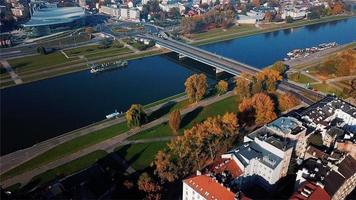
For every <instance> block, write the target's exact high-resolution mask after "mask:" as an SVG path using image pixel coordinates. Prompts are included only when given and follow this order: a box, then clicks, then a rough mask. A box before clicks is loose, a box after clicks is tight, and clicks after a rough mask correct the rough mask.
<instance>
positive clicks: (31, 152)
mask: <svg viewBox="0 0 356 200" xmlns="http://www.w3.org/2000/svg"><path fill="white" fill-rule="evenodd" d="M186 98H187V97H186V96H180V97H177V98H175V99H172V100H171V102H179V101H183V100H185V99H186ZM166 104H167V102H163V103H161V104H158V105H156V106H152V107H149V108H146V109H145V111H146V113H147V114H150V113H153V112H155V111H157V110H159V109H161V108H162V107H164V106H165V105H166ZM123 122H125V117H120V118H117V119H112V120H103V121H100V122H97V123H94V124H90V125H88V126H86V127H83V128H80V129H77V130H74V131H71V132H68V133H66V134H62V135H60V136H57V137H54V138H51V139H48V140H45V141H43V142H40V143H37V144H35V145H34V146H31V147H28V148H26V149H22V150H19V151H15V152H13V153H10V154H7V155H4V156H1V157H0V173H1V174H3V173H5V172H6V171H9V170H10V169H12V168H15V167H16V166H18V165H20V164H22V163H24V162H26V161H28V160H30V159H32V158H34V157H36V156H38V155H40V154H42V153H44V152H46V151H48V150H49V149H51V148H54V147H55V146H57V145H60V144H62V143H65V142H67V141H70V140H73V139H75V138H77V137H80V136H83V135H86V134H90V133H93V132H95V131H98V130H102V129H104V128H108V127H110V126H113V125H116V124H120V123H123Z"/></svg>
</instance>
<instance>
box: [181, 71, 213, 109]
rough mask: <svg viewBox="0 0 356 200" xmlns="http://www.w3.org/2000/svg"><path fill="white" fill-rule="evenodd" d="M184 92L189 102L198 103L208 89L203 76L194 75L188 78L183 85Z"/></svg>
mask: <svg viewBox="0 0 356 200" xmlns="http://www.w3.org/2000/svg"><path fill="white" fill-rule="evenodd" d="M184 85H185V92H186V93H187V96H188V98H189V100H190V102H195V103H197V102H198V101H200V100H201V99H202V98H203V97H204V95H205V92H206V89H207V87H208V84H207V80H206V76H205V74H199V75H198V74H194V75H192V76H190V77H189V78H188V79H187V80H186V81H185V83H184Z"/></svg>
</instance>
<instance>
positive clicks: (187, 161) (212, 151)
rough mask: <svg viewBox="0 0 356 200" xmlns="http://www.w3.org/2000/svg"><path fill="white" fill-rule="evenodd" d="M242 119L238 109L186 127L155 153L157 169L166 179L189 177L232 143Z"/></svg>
mask: <svg viewBox="0 0 356 200" xmlns="http://www.w3.org/2000/svg"><path fill="white" fill-rule="evenodd" d="M237 130H238V119H237V116H236V114H234V113H226V114H224V115H223V116H216V117H209V118H208V119H206V120H205V121H203V122H201V123H199V124H196V125H194V126H193V127H192V128H190V129H186V130H185V131H184V134H183V135H182V136H178V137H176V138H174V139H173V140H171V142H169V143H168V144H167V146H168V149H167V150H166V151H165V152H163V151H159V152H158V153H157V155H156V157H155V160H154V164H155V166H156V169H155V172H156V174H157V175H158V176H159V177H160V179H161V181H162V182H166V181H168V182H172V181H174V180H176V179H177V178H178V177H185V176H187V175H189V174H191V173H193V172H194V171H196V170H198V169H201V168H202V167H203V166H206V165H207V164H209V163H210V162H212V161H213V160H214V159H215V158H216V157H217V156H219V155H221V154H222V153H224V152H226V151H227V150H228V149H229V148H231V146H232V141H234V140H233V137H235V136H236V135H237Z"/></svg>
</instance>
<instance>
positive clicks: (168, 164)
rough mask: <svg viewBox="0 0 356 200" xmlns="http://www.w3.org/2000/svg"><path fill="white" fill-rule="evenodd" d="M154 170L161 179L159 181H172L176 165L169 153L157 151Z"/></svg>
mask: <svg viewBox="0 0 356 200" xmlns="http://www.w3.org/2000/svg"><path fill="white" fill-rule="evenodd" d="M154 165H155V167H156V169H155V172H156V173H157V175H158V177H159V178H160V179H161V182H166V181H168V182H173V181H174V180H175V179H176V178H178V177H177V175H178V174H177V166H176V165H175V163H174V162H173V159H172V158H171V155H170V153H166V152H163V151H158V153H157V154H156V156H155V160H154Z"/></svg>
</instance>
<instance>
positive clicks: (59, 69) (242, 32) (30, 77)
mask: <svg viewBox="0 0 356 200" xmlns="http://www.w3.org/2000/svg"><path fill="white" fill-rule="evenodd" d="M348 17H350V16H330V17H324V18H322V19H317V20H301V21H297V22H294V23H291V24H269V25H267V26H266V27H264V28H262V29H259V28H256V27H254V26H251V25H242V26H239V27H236V26H234V27H231V28H229V29H226V30H222V29H212V30H209V31H208V32H204V33H199V34H192V35H191V36H190V37H192V38H193V39H194V40H196V41H194V42H193V43H192V44H194V45H203V44H208V43H214V42H219V41H224V40H229V39H233V38H237V37H243V36H249V35H253V34H258V33H264V32H271V31H275V30H280V29H286V28H292V27H299V26H304V25H309V24H317V23H323V22H328V21H334V20H340V19H345V18H348ZM81 37H83V39H80V38H81ZM84 38H85V37H84V36H78V38H77V39H76V40H75V41H76V42H77V43H78V42H80V41H81V40H85V39H84ZM73 42H74V39H73V38H67V39H66V38H60V39H58V41H57V40H54V41H43V46H45V45H59V44H61V45H63V44H67V43H73ZM164 52H166V51H164V50H153V51H143V52H141V53H138V54H132V53H130V52H127V55H123V56H122V57H121V58H122V59H137V58H142V57H147V56H152V55H158V54H162V53H164ZM112 53H113V54H106V53H102V56H105V57H106V58H107V60H106V61H110V60H115V59H117V57H115V55H116V54H115V53H114V52H112ZM99 54H100V53H97V56H98V57H96V56H94V57H90V58H89V60H95V59H99V58H104V57H102V56H99ZM110 56H112V58H111V59H109V58H110ZM38 58H39V59H40V60H44V61H45V62H46V60H47V58H45V57H38ZM22 59H23V58H22ZM15 60H16V59H15ZM62 60H63V57H62ZM22 61H24V62H22V65H25V66H27V65H30V66H31V62H32V60H31V59H29V60H26V59H25V60H22ZM27 61H28V62H27ZM13 62H20V61H13ZM83 62H85V60H80V59H78V60H74V61H70V62H66V63H64V64H63V63H57V64H54V65H52V66H49V68H41V69H39V70H35V71H31V70H30V71H28V72H27V73H26V74H21V73H20V77H21V75H24V76H26V77H21V78H22V79H23V80H24V82H31V81H35V80H41V79H46V78H50V77H54V76H59V75H63V74H67V73H72V72H77V71H81V70H84V69H87V67H86V66H85V64H83V65H80V66H76V67H64V66H70V65H73V64H79V63H83ZM10 64H11V63H10ZM23 67H24V66H23ZM47 69H56V70H53V71H48V72H46V71H44V70H47ZM39 71H41V73H38V72H39ZM36 72H37V73H36ZM5 74H6V73H5ZM0 78H1V76H0ZM4 78H6V77H4ZM8 80H9V79H8ZM12 85H14V84H13V83H12V81H10V80H9V81H8V82H3V83H2V84H1V88H5V87H9V86H12Z"/></svg>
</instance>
